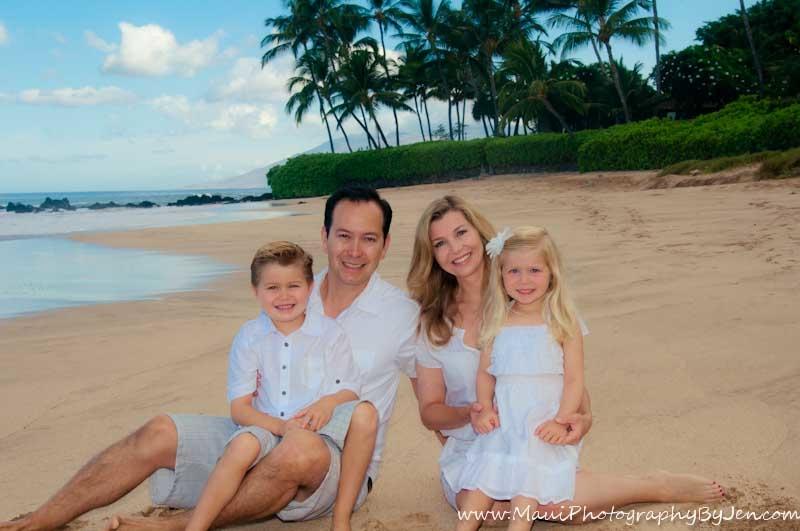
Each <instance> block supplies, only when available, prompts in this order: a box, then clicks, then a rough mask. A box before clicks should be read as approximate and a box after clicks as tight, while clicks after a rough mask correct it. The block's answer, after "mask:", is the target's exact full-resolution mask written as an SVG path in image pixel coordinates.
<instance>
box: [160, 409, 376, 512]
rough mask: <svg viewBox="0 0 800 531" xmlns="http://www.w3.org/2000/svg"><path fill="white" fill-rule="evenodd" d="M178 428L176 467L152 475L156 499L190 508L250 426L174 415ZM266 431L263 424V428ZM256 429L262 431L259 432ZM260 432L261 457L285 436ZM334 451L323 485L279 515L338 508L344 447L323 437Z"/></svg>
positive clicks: (223, 419) (363, 496)
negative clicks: (230, 445) (227, 449)
mask: <svg viewBox="0 0 800 531" xmlns="http://www.w3.org/2000/svg"><path fill="white" fill-rule="evenodd" d="M170 418H171V419H172V421H173V422H174V423H175V427H176V429H177V432H178V450H177V453H176V456H175V469H174V470H173V469H171V468H160V469H158V470H156V471H155V472H154V473H153V475H152V476H150V496H151V498H152V500H153V504H154V505H165V506H168V507H175V508H181V509H190V508H192V507H194V506H195V505H197V501H198V500H199V499H200V494H202V492H203V488H204V487H205V485H206V482H207V481H208V478H209V477H210V476H211V472H212V471H213V470H214V466H216V464H217V460H218V459H219V458H220V457H221V456H222V454H223V452H224V451H225V447H226V446H227V445H228V443H229V442H230V440H231V438H232V437H234V436H235V435H238V433H239V432H241V431H243V430H246V431H248V432H250V433H253V431H251V430H250V428H241V427H240V426H238V425H237V424H236V423H234V422H233V421H232V420H231V419H230V418H229V417H213V416H207V415H170ZM262 431H263V430H262ZM253 435H256V433H253ZM269 435H270V436H271V437H272V439H274V444H273V442H272V439H271V438H270V437H259V436H258V435H256V438H258V439H259V441H261V443H262V451H261V452H260V453H259V459H260V458H261V457H263V456H265V455H267V453H268V452H269V451H270V450H271V449H272V448H274V447H275V446H277V444H278V443H279V442H280V438H279V437H276V436H275V435H273V434H271V433H270V434H269ZM322 440H323V441H325V444H326V446H327V447H328V451H329V452H330V456H331V462H330V466H329V467H328V473H327V474H326V475H325V478H324V479H323V480H322V483H321V484H320V486H319V488H317V490H316V491H315V492H314V494H312V495H311V496H310V497H308V498H307V499H305V500H303V501H297V500H292V501H291V502H289V505H287V506H286V507H284V508H283V510H281V511H280V512H279V513H278V514H277V516H278V518H280V519H281V520H284V521H298V520H313V519H315V518H320V517H323V516H327V515H329V514H331V513H332V512H333V505H334V502H335V501H336V493H337V489H338V485H339V472H340V469H341V459H342V454H341V450H340V449H339V448H338V447H337V446H336V444H334V443H333V441H332V440H331V439H329V438H328V437H322ZM371 483H372V482H371V480H370V478H366V479H365V481H364V484H363V485H362V486H361V491H360V492H359V494H358V499H357V501H356V507H355V508H356V509H358V508H359V507H361V505H362V504H363V503H364V501H365V500H366V499H367V494H368V491H369V489H368V486H369V485H371Z"/></svg>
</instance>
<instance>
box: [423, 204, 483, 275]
mask: <svg viewBox="0 0 800 531" xmlns="http://www.w3.org/2000/svg"><path fill="white" fill-rule="evenodd" d="M429 236H430V240H431V246H432V247H433V256H434V258H435V259H436V263H437V264H439V267H441V268H442V269H443V270H445V271H446V272H448V273H450V274H451V275H453V276H455V277H456V278H464V277H468V276H470V275H472V274H474V273H475V272H476V271H478V270H479V268H481V267H483V242H481V236H480V234H479V233H478V230H477V229H476V228H475V227H474V226H472V224H470V222H469V221H467V218H465V217H464V214H462V213H461V212H460V211H459V210H451V211H449V212H447V213H446V214H444V215H443V216H442V217H441V218H439V219H437V220H436V221H433V222H431V228H430V231H429Z"/></svg>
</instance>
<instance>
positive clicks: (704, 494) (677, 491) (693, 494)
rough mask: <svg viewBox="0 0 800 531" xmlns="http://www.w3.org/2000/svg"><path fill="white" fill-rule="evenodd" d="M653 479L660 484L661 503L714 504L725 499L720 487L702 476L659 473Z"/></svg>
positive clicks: (723, 491)
mask: <svg viewBox="0 0 800 531" xmlns="http://www.w3.org/2000/svg"><path fill="white" fill-rule="evenodd" d="M653 478H654V479H656V480H658V481H659V483H661V488H660V490H661V495H660V499H659V500H658V501H660V502H662V503H715V502H719V501H722V500H723V499H724V498H725V489H724V488H723V486H722V485H720V484H719V483H717V482H716V481H713V480H711V479H708V478H704V477H702V476H694V475H692V474H673V473H671V472H665V471H659V472H657V473H656V474H654V475H653Z"/></svg>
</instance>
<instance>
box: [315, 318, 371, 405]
mask: <svg viewBox="0 0 800 531" xmlns="http://www.w3.org/2000/svg"><path fill="white" fill-rule="evenodd" d="M337 328H338V327H337ZM361 379H362V378H361V372H360V371H359V369H358V365H356V362H355V360H354V358H353V349H352V348H351V346H350V339H349V338H348V337H347V333H345V331H344V330H342V329H339V332H338V334H337V336H336V337H335V339H333V340H332V341H331V342H329V343H328V345H327V347H326V348H325V374H324V376H323V379H322V387H321V389H320V396H325V395H332V394H334V393H338V392H339V391H342V390H344V389H348V390H350V391H353V392H354V393H355V394H356V395H359V396H360V395H361Z"/></svg>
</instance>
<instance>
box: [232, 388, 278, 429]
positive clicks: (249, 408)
mask: <svg viewBox="0 0 800 531" xmlns="http://www.w3.org/2000/svg"><path fill="white" fill-rule="evenodd" d="M231 418H232V419H233V421H234V422H235V423H236V424H238V425H240V426H259V427H261V428H264V429H265V430H267V431H269V432H271V433H274V434H275V435H278V436H282V435H283V433H284V431H285V429H286V422H285V421H283V420H281V419H279V418H276V417H273V416H272V415H267V414H266V413H262V412H260V411H258V410H257V409H256V408H254V407H253V395H252V394H249V395H245V396H240V397H239V398H236V399H234V400H231Z"/></svg>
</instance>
